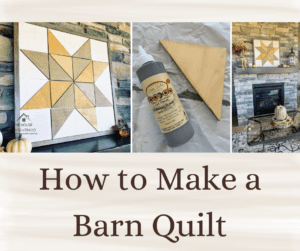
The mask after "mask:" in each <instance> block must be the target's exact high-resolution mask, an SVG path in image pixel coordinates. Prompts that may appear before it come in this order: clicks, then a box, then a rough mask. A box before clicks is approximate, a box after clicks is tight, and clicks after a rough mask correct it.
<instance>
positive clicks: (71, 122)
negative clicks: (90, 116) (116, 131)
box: [54, 109, 97, 139]
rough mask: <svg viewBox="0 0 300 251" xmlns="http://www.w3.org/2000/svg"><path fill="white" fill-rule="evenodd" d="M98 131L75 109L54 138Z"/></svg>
mask: <svg viewBox="0 0 300 251" xmlns="http://www.w3.org/2000/svg"><path fill="white" fill-rule="evenodd" d="M95 132H97V131H96V130H95V128H94V127H93V126H91V124H90V123H89V122H87V121H86V120H85V118H83V117H82V115H81V114H80V113H79V112H78V111H77V110H76V109H75V110H74V111H73V112H72V113H71V115H70V116H69V117H68V119H67V120H66V122H65V123H64V125H63V126H62V127H61V128H60V130H59V131H58V133H57V134H56V135H55V137H54V139H58V138H65V137H70V136H75V135H81V134H88V133H95Z"/></svg>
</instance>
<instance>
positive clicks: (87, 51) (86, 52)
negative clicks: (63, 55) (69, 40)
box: [73, 39, 92, 59]
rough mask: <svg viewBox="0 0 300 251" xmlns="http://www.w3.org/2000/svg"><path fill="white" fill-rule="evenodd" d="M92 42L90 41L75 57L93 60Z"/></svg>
mask: <svg viewBox="0 0 300 251" xmlns="http://www.w3.org/2000/svg"><path fill="white" fill-rule="evenodd" d="M91 55H92V53H91V41H90V39H89V40H88V41H86V42H85V44H84V45H82V46H81V47H80V48H79V50H78V51H77V52H76V53H75V54H74V55H73V57H75V58H84V59H92V56H91Z"/></svg>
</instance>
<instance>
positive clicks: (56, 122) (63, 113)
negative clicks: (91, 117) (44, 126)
mask: <svg viewBox="0 0 300 251" xmlns="http://www.w3.org/2000/svg"><path fill="white" fill-rule="evenodd" d="M73 110H74V108H63V109H51V120H52V138H54V137H55V135H56V134H57V132H58V131H59V130H60V128H61V127H62V126H63V124H64V123H65V122H66V120H67V119H68V117H69V116H70V114H71V113H72V111H73Z"/></svg>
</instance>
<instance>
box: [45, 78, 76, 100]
mask: <svg viewBox="0 0 300 251" xmlns="http://www.w3.org/2000/svg"><path fill="white" fill-rule="evenodd" d="M72 83H73V82H71V81H69V82H68V81H51V83H50V85H51V104H52V106H53V105H54V104H55V103H56V102H57V100H58V99H59V98H60V97H61V96H62V95H63V94H64V93H65V91H66V90H67V89H68V88H69V87H70V85H71V84H72Z"/></svg>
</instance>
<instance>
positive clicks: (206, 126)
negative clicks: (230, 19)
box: [132, 23, 230, 152]
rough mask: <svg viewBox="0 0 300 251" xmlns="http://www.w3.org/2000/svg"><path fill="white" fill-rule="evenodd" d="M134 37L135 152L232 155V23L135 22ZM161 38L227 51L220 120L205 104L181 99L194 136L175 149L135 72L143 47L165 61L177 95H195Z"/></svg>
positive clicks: (157, 59)
mask: <svg viewBox="0 0 300 251" xmlns="http://www.w3.org/2000/svg"><path fill="white" fill-rule="evenodd" d="M132 37H133V51H132V52H133V60H132V61H133V62H132V67H133V70H132V78H133V79H132V82H133V92H132V96H133V102H132V109H133V135H134V136H133V142H132V143H133V151H134V152H230V105H229V102H230V23H134V24H133V34H132ZM160 39H165V40H172V41H176V42H184V43H192V44H199V45H208V46H216V47H223V48H226V49H227V57H226V70H225V78H224V93H223V106H222V118H221V121H218V120H217V119H216V117H215V116H214V114H213V113H212V112H211V111H210V109H209V108H208V107H207V106H206V104H205V103H204V102H203V101H199V100H191V99H187V98H180V100H181V102H182V104H183V107H184V109H185V111H186V112H187V114H188V116H189V119H190V122H191V125H192V127H193V128H194V131H195V135H194V137H193V138H192V139H191V140H190V141H189V142H187V143H186V144H184V145H182V146H180V147H176V148H171V147H168V146H167V144H166V140H165V139H164V136H163V133H162V132H161V131H160V128H159V126H158V124H157V122H156V120H155V117H154V115H153V113H152V110H151V108H150V106H149V104H148V101H147V99H146V98H145V95H144V92H143V91H140V90H138V89H141V86H140V83H139V80H138V78H137V75H136V70H137V69H138V68H139V67H140V65H137V64H136V63H135V60H134V58H135V57H136V56H137V55H138V46H139V45H141V46H142V47H143V48H144V49H145V50H146V52H147V53H149V54H151V55H152V56H153V57H154V59H155V60H156V61H161V62H163V64H164V66H165V68H166V70H167V73H168V74H169V76H170V79H171V81H172V83H173V85H174V87H175V89H176V91H177V93H178V94H182V93H184V92H186V90H187V91H188V92H192V93H196V91H195V89H194V88H193V87H192V85H191V84H190V83H189V82H188V80H187V79H186V78H185V76H184V75H183V73H182V72H181V71H180V69H179V68H178V67H177V65H176V64H175V62H174V61H173V59H172V58H171V57H170V56H169V54H168V53H167V52H166V50H165V49H164V48H163V46H162V45H161V44H160V43H159V40H160ZM193 96H195V95H193ZM195 97H197V96H195ZM224 103H225V104H226V105H224Z"/></svg>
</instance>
